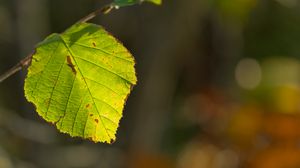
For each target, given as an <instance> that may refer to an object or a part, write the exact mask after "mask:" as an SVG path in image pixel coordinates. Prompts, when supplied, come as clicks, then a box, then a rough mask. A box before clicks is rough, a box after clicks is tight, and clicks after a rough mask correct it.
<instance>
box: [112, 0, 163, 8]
mask: <svg viewBox="0 0 300 168" xmlns="http://www.w3.org/2000/svg"><path fill="white" fill-rule="evenodd" d="M144 1H147V2H152V3H154V4H156V5H160V4H161V2H162V1H161V0H114V5H116V6H119V7H123V6H130V5H135V4H138V3H142V2H144Z"/></svg>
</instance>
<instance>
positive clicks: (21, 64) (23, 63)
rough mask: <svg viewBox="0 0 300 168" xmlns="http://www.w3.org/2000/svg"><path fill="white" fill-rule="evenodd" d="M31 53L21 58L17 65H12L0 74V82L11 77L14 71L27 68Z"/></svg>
mask: <svg viewBox="0 0 300 168" xmlns="http://www.w3.org/2000/svg"><path fill="white" fill-rule="evenodd" d="M32 55H33V53H31V54H29V55H28V56H27V57H25V58H24V59H22V60H21V61H20V62H19V63H18V64H17V65H15V66H14V67H12V68H11V69H10V70H8V71H7V72H6V73H4V74H3V75H1V76H0V83H1V82H3V81H4V80H6V79H7V78H9V77H11V76H12V75H14V74H15V73H17V72H19V71H20V70H22V69H23V68H27V67H28V66H29V64H30V62H31V58H32Z"/></svg>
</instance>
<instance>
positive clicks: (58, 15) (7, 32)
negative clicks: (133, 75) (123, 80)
mask: <svg viewBox="0 0 300 168" xmlns="http://www.w3.org/2000/svg"><path fill="white" fill-rule="evenodd" d="M109 2H110V1H109V0H75V1H74V0H0V72H1V73H2V72H5V71H6V70H7V69H9V68H10V67H12V66H13V65H15V64H16V63H17V62H18V61H19V60H21V59H22V58H24V57H25V56H26V55H27V54H29V53H30V52H31V51H32V50H33V48H34V46H35V44H36V43H38V42H39V41H41V40H43V39H44V38H45V37H46V36H47V35H49V34H50V33H52V32H63V31H64V30H65V29H66V28H68V27H69V26H70V25H72V24H73V23H74V22H76V21H77V20H79V19H80V18H82V17H83V16H85V15H86V14H88V13H90V12H91V11H93V10H95V9H98V8H100V7H101V6H103V5H104V4H107V3H109ZM92 22H94V23H97V24H101V25H103V26H104V27H106V29H107V30H108V31H110V32H111V33H112V34H114V35H115V36H116V37H117V38H118V39H120V40H121V41H122V42H123V43H124V45H125V46H126V47H127V48H128V49H129V50H131V52H132V53H133V55H134V56H135V58H136V62H137V65H136V69H137V74H138V79H139V82H138V85H137V86H136V87H135V88H134V89H133V92H132V94H131V95H130V97H129V99H128V102H127V104H126V107H125V111H124V117H123V118H122V120H121V123H120V127H119V130H118V134H117V141H116V142H115V143H114V144H112V145H107V144H100V143H98V144H94V143H92V142H89V141H86V140H81V139H79V138H71V137H69V136H68V135H65V134H61V133H59V132H58V131H57V130H56V128H55V127H54V126H52V125H50V124H48V123H46V122H45V121H43V120H42V119H41V118H40V117H39V116H38V115H37V113H36V112H35V111H34V108H33V105H31V104H29V103H28V102H27V101H26V100H25V98H24V93H23V84H24V78H25V75H26V71H25V70H24V71H22V72H21V73H18V74H17V75H15V76H13V77H11V78H9V79H8V80H6V81H5V82H3V83H1V84H0V168H299V167H300V141H299V140H300V0H189V1H183V0H163V5H162V6H155V5H152V4H150V3H145V4H142V5H136V6H132V7H127V8H121V9H119V10H117V11H113V12H112V13H110V14H109V15H102V16H99V17H97V18H96V19H94V20H93V21H92Z"/></svg>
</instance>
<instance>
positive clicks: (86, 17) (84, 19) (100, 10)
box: [77, 4, 116, 23]
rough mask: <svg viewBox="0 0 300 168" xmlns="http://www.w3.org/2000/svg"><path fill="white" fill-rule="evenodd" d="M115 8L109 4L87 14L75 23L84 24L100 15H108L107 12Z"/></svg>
mask: <svg viewBox="0 0 300 168" xmlns="http://www.w3.org/2000/svg"><path fill="white" fill-rule="evenodd" d="M115 8H116V6H115V5H114V4H110V5H106V6H104V7H102V8H100V9H98V10H96V11H94V12H92V13H90V14H88V15H87V16H85V17H83V18H82V19H80V20H79V21H78V22H77V23H85V22H87V21H89V20H91V19H93V18H94V17H96V16H98V15H100V14H108V13H109V12H111V11H112V10H113V9H115Z"/></svg>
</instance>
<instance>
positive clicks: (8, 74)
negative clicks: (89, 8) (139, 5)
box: [0, 3, 117, 83]
mask: <svg viewBox="0 0 300 168" xmlns="http://www.w3.org/2000/svg"><path fill="white" fill-rule="evenodd" d="M116 8H117V6H116V5H114V4H113V3H112V4H109V5H106V6H104V7H103V8H101V9H98V10H96V11H94V12H92V13H90V14H88V15H87V16H85V17H83V18H82V19H80V20H79V21H78V22H77V23H85V22H87V21H89V20H91V19H93V18H94V17H96V16H97V15H100V14H108V13H109V12H111V11H112V10H113V9H116ZM32 55H33V54H30V55H28V56H27V57H25V58H24V59H23V60H21V61H20V62H19V63H18V64H17V65H15V66H14V67H12V68H11V69H10V70H8V71H7V72H6V73H4V74H3V75H1V76H0V83H1V82H3V81H4V80H6V79H7V78H9V77H11V76H12V75H14V74H15V73H17V72H19V71H20V70H22V69H23V68H27V67H28V66H29V64H30V63H31V59H32Z"/></svg>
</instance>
